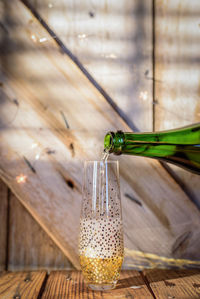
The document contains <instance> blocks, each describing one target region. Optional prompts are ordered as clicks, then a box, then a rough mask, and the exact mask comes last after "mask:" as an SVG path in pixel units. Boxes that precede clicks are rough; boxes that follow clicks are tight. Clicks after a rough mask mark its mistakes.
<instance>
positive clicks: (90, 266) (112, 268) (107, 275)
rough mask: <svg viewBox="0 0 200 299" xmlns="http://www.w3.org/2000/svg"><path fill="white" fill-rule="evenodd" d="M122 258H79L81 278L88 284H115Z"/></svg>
mask: <svg viewBox="0 0 200 299" xmlns="http://www.w3.org/2000/svg"><path fill="white" fill-rule="evenodd" d="M122 262H123V256H113V257H112V258H90V257H87V256H83V255H82V256H80V264H81V269H82V272H83V276H84V278H85V280H86V282H87V283H90V284H111V283H115V282H116V281H117V279H118V278H119V275H120V270H121V266H122Z"/></svg>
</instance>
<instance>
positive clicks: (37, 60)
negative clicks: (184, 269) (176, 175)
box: [0, 0, 200, 268]
mask: <svg viewBox="0 0 200 299" xmlns="http://www.w3.org/2000/svg"><path fill="white" fill-rule="evenodd" d="M6 5H7V6H8V7H7V9H8V11H7V14H9V16H10V19H12V20H13V22H14V23H15V24H18V26H14V27H13V26H12V24H11V23H10V22H6V20H5V22H4V23H5V26H6V28H7V30H8V32H9V35H8V36H7V43H6V47H8V48H5V50H4V52H3V54H4V56H3V58H4V59H3V60H4V78H3V79H4V82H5V83H4V86H3V88H2V97H1V99H2V102H3V105H2V107H3V109H2V110H1V117H2V123H3V125H4V127H3V128H4V129H3V130H1V144H2V150H1V160H0V163H1V164H0V166H1V172H0V174H1V176H2V178H3V180H4V181H5V182H6V183H7V184H8V185H9V186H10V187H11V188H12V190H13V191H14V193H15V194H16V196H17V197H18V198H19V199H20V201H21V202H22V203H23V205H24V206H25V207H26V208H27V209H28V211H29V212H30V213H31V215H32V216H33V217H34V218H35V219H36V220H37V222H38V223H39V224H40V225H41V226H42V227H43V229H44V230H45V231H46V232H47V233H48V235H49V236H50V237H51V238H52V239H53V241H54V242H55V243H56V244H57V245H58V246H59V248H61V250H62V251H63V252H64V254H65V255H66V256H67V257H68V258H69V259H70V261H71V262H72V263H73V264H74V265H75V266H76V267H77V268H78V266H79V262H78V252H77V239H78V230H79V217H80V203H81V182H82V162H83V160H85V159H99V157H100V154H101V151H102V147H103V146H102V145H103V137H104V134H105V132H106V131H107V130H108V128H109V130H110V129H111V130H116V129H122V130H124V131H127V130H130V128H129V127H128V126H127V125H126V124H124V122H123V121H122V120H121V118H119V116H118V115H117V114H116V113H115V112H114V111H113V109H111V107H110V106H109V105H108V104H107V103H106V101H105V99H104V98H103V97H102V95H100V94H99V93H98V92H97V91H96V89H95V88H94V86H92V85H91V84H90V83H89V82H88V80H87V79H86V78H85V76H84V75H83V74H82V73H81V72H80V70H78V69H77V67H76V66H75V65H74V64H73V63H72V61H71V60H70V59H69V58H68V57H67V56H65V55H63V52H62V53H60V48H59V47H58V46H57V45H56V44H55V41H54V40H51V39H50V40H48V43H41V42H39V40H40V38H42V36H44V34H46V31H45V30H44V29H43V28H42V27H41V25H40V24H39V23H38V21H37V20H35V18H34V17H33V16H32V15H31V13H30V11H29V10H27V8H25V7H24V6H23V5H22V4H21V3H20V1H16V0H14V1H12V2H6ZM22 53H23V55H22ZM47 74H48V76H47ZM50 74H53V75H54V80H52V79H51V77H50ZM17 103H18V104H17ZM7 111H9V113H10V115H11V113H12V118H11V117H10V115H8V113H7ZM61 111H62V112H63V113H64V115H65V116H66V118H67V121H68V123H69V125H70V129H68V128H66V122H65V121H64V119H63V114H62V115H61V113H60V112H61ZM16 113H17V117H14V115H15V114H16ZM35 144H36V146H35ZM49 149H50V150H51V151H49ZM72 149H73V150H72ZM49 152H50V153H51V154H49ZM38 154H39V156H40V158H39V159H36V158H37V157H38ZM24 157H26V160H25V159H24ZM27 161H29V163H28V162H27ZM120 161H121V191H122V195H123V197H122V200H123V213H124V215H125V217H124V232H125V246H126V247H127V248H128V249H129V250H132V251H133V255H132V254H130V255H129V256H128V257H126V259H125V264H124V265H125V266H126V265H127V264H128V266H130V267H131V265H135V258H136V261H137V256H136V255H134V253H135V251H139V252H140V254H144V257H145V254H147V253H153V254H156V255H157V257H158V260H159V256H162V257H163V256H165V257H166V256H167V257H171V256H172V254H173V253H172V249H174V248H176V252H178V251H179V250H183V256H184V255H187V258H188V257H190V259H192V254H193V253H194V251H195V254H196V255H195V259H196V257H197V256H198V255H199V250H198V248H199V247H198V244H199V243H198V242H199V240H200V238H199V233H200V232H199V227H200V225H199V224H200V223H199V222H200V218H199V212H198V210H197V209H196V208H195V206H194V205H193V204H192V203H191V202H190V201H189V200H188V197H187V196H186V195H185V194H184V192H183V191H182V190H181V189H180V188H179V186H178V185H176V184H175V183H174V181H173V180H172V179H171V178H170V177H169V175H168V174H167V173H166V172H165V170H163V169H162V168H161V167H160V165H159V163H157V162H156V161H152V160H147V159H142V158H141V159H140V158H134V157H129V158H127V157H121V158H120ZM30 165H31V167H30ZM20 174H23V175H25V176H26V179H25V181H24V183H18V176H19V175H20ZM125 193H129V194H131V195H132V197H133V198H134V197H135V198H137V199H138V200H139V201H140V202H141V204H142V205H136V204H135V202H134V200H133V201H132V200H130V199H129V198H127V197H126V196H125ZM185 234H186V235H187V238H184V241H185V243H184V242H180V240H182V239H183V236H184V235H185ZM194 242H196V243H195V244H196V246H195V248H194V247H193V244H194ZM183 243H184V246H183ZM160 244H162V246H161V245H160ZM174 244H175V245H176V246H174ZM128 252H130V251H128ZM147 256H148V255H147ZM127 258H128V260H127ZM160 262H161V264H162V259H160ZM186 262H187V261H186ZM161 264H160V265H161ZM186 264H187V263H186ZM189 264H190V262H189ZM139 266H140V267H144V265H143V264H142V265H139ZM145 266H151V264H149V260H148V258H146V263H145Z"/></svg>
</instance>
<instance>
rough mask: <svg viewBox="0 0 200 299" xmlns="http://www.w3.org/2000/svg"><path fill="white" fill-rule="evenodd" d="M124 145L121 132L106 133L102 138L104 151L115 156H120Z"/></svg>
mask: <svg viewBox="0 0 200 299" xmlns="http://www.w3.org/2000/svg"><path fill="white" fill-rule="evenodd" d="M123 144H124V133H123V132H122V131H117V132H116V133H114V132H108V133H107V134H106V136H105V138H104V151H105V152H107V153H109V154H111V153H114V154H115V155H121V153H122V147H123Z"/></svg>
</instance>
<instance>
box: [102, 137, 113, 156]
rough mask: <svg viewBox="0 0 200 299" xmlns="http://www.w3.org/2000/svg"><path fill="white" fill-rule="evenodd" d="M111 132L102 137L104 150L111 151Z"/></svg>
mask: <svg viewBox="0 0 200 299" xmlns="http://www.w3.org/2000/svg"><path fill="white" fill-rule="evenodd" d="M113 135H114V133H113V132H109V133H107V134H106V136H105V138H104V151H106V152H108V153H111V152H112V147H113Z"/></svg>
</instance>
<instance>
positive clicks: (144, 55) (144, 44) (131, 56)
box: [30, 0, 153, 131]
mask: <svg viewBox="0 0 200 299" xmlns="http://www.w3.org/2000/svg"><path fill="white" fill-rule="evenodd" d="M30 3H32V4H33V6H34V7H35V8H36V10H37V11H38V12H39V13H40V15H41V16H42V17H43V18H44V20H45V21H46V22H47V23H48V25H49V26H50V27H51V28H53V30H54V31H55V33H56V34H57V35H58V36H59V37H60V38H61V40H62V41H63V42H64V44H66V45H67V47H68V48H69V49H70V50H71V51H72V53H74V54H75V55H76V57H78V58H79V60H80V61H81V63H82V64H83V65H84V66H85V67H86V69H87V70H89V72H90V73H91V74H92V75H93V76H94V78H95V79H96V80H97V81H98V82H99V83H100V85H101V86H102V87H103V88H104V89H105V90H106V91H107V92H108V94H109V95H110V96H111V97H112V98H113V99H114V101H115V103H116V104H117V105H118V107H119V109H120V110H121V112H122V113H123V114H124V115H125V117H126V119H127V120H128V121H129V122H130V123H134V124H135V126H137V128H138V129H140V130H141V131H151V130H152V119H153V117H152V112H153V110H152V77H153V75H152V1H151V0H150V1H140V0H135V1H129V0H125V1H123V2H119V1H118V2H116V1H107V0H100V1H96V2H95V1H92V2H91V1H89V0H86V1H84V2H83V3H81V2H80V1H79V0H70V1H65V0H54V1H53V3H50V2H49V1H48V0H44V1H42V2H41V1H35V0H33V1H30ZM58 16H59V17H58ZM57 18H59V22H58V19H57ZM48 40H49V37H48V36H47V34H45V35H44V36H43V38H42V40H41V41H42V42H43V43H48ZM51 76H52V75H51ZM52 77H53V76H52Z"/></svg>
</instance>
